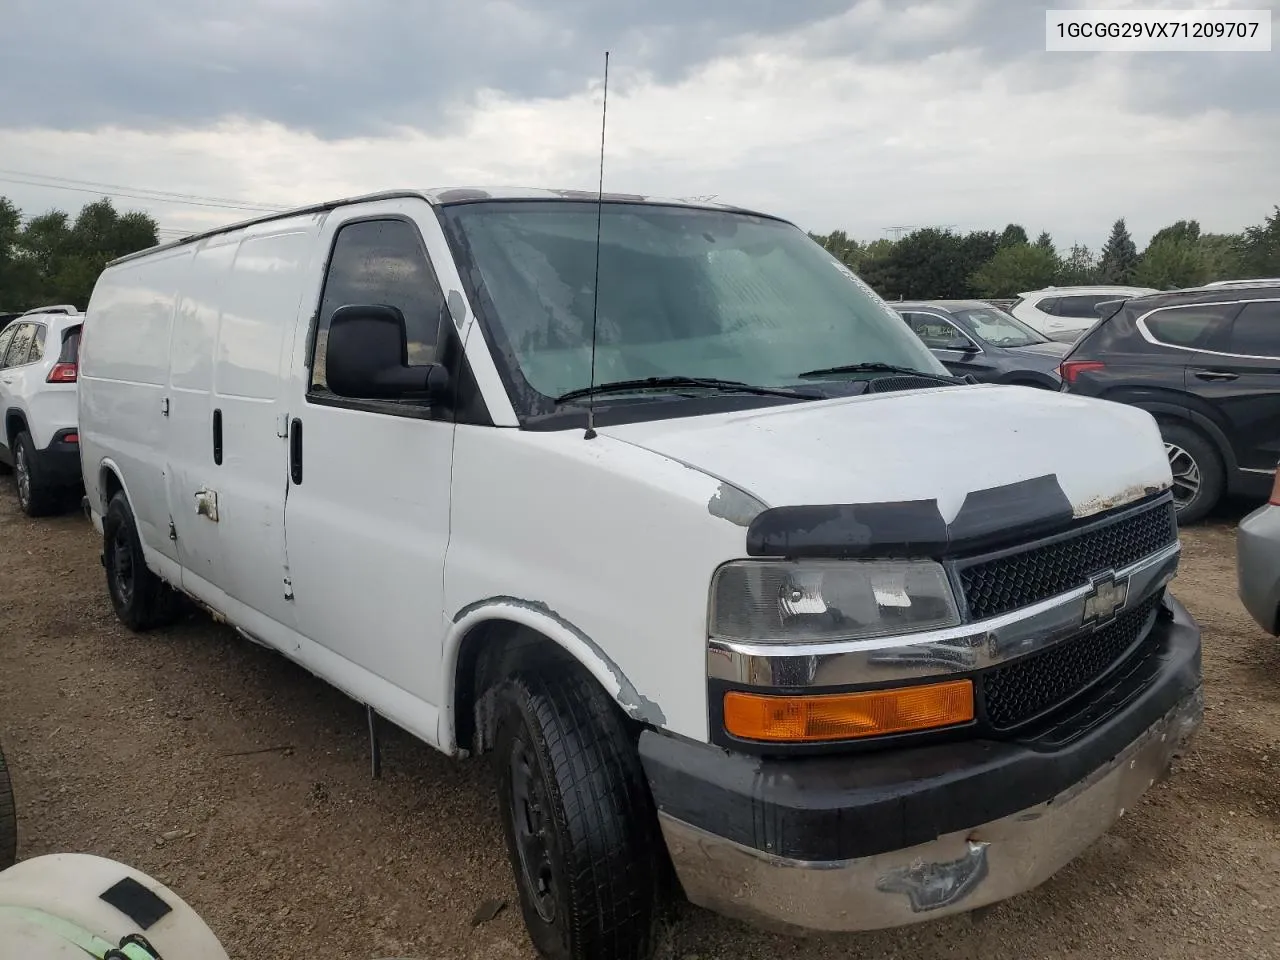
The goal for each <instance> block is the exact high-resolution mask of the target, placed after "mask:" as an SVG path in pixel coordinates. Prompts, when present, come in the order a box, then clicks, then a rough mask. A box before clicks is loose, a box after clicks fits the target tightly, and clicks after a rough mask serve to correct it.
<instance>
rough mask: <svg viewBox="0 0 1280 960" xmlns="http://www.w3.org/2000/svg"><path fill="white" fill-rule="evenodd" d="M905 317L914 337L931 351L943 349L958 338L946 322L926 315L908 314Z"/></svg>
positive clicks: (954, 329) (953, 329) (954, 330)
mask: <svg viewBox="0 0 1280 960" xmlns="http://www.w3.org/2000/svg"><path fill="white" fill-rule="evenodd" d="M907 317H908V318H909V319H908V321H907V322H908V323H909V324H910V325H911V329H912V330H914V331H915V333H916V336H918V337H919V338H920V339H921V340H923V341H924V345H925V346H926V347H929V348H931V349H933V350H941V349H944V348H945V347H946V346H947V344H949V343H950V342H951V341H952V340H955V339H956V338H957V337H959V336H960V334H959V333H958V332H957V331H956V328H955V327H953V326H951V324H949V323H947V321H945V320H942V319H940V318H938V317H935V316H931V315H929V314H927V313H909V314H907Z"/></svg>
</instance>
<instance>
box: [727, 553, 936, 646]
mask: <svg viewBox="0 0 1280 960" xmlns="http://www.w3.org/2000/svg"><path fill="white" fill-rule="evenodd" d="M959 622H960V614H959V611H958V610H957V609H956V600H955V595H954V594H953V593H952V591H951V584H950V583H949V582H948V581H947V575H946V573H944V572H943V570H942V567H941V566H939V565H938V564H936V563H933V562H931V561H918V560H868V561H861V560H813V561H802V562H792V561H780V560H765V561H756V560H736V561H734V562H732V563H727V564H725V565H724V566H722V567H721V568H720V569H719V570H717V571H716V574H715V577H714V579H713V580H712V584H711V611H710V623H709V626H710V631H711V635H712V636H713V637H716V638H717V639H721V640H740V641H746V642H761V643H763V642H769V641H780V642H783V643H808V642H813V641H822V640H837V639H858V638H864V637H881V636H885V635H888V634H896V633H914V632H918V631H921V630H935V629H939V628H943V627H953V626H956V625H957V624H958V623H959Z"/></svg>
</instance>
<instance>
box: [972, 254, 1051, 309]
mask: <svg viewBox="0 0 1280 960" xmlns="http://www.w3.org/2000/svg"><path fill="white" fill-rule="evenodd" d="M1057 273H1058V258H1057V257H1056V256H1055V255H1054V254H1053V253H1052V251H1049V250H1045V249H1044V248H1042V247H1039V246H1032V245H1031V244H1027V243H1022V244H1018V245H1017V246H1013V247H1004V248H1002V249H1001V250H999V251H997V253H996V255H995V256H994V257H992V258H991V259H990V260H988V261H987V262H986V263H985V264H984V265H983V266H981V267H980V268H979V269H978V270H977V271H976V272H975V273H974V275H973V287H974V289H976V290H977V292H978V295H979V296H982V297H1011V296H1016V295H1017V294H1019V293H1023V292H1025V291H1027V290H1038V289H1040V288H1041V287H1047V286H1049V284H1051V283H1053V280H1054V277H1055V276H1056V275H1057Z"/></svg>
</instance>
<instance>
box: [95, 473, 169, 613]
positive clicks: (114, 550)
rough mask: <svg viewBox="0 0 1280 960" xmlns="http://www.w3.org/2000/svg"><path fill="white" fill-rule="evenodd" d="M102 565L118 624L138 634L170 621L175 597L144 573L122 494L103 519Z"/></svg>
mask: <svg viewBox="0 0 1280 960" xmlns="http://www.w3.org/2000/svg"><path fill="white" fill-rule="evenodd" d="M102 562H103V566H104V567H105V568H106V573H107V592H108V593H110V594H111V605H112V607H114V608H115V611H116V616H117V617H119V618H120V622H121V623H123V624H124V625H125V626H126V627H128V628H129V629H130V630H135V631H138V632H139V633H141V632H143V631H146V630H151V629H153V628H155V627H162V626H164V625H165V624H167V623H170V622H172V621H173V619H174V617H175V616H176V615H177V611H178V595H177V594H176V593H174V592H173V590H172V589H170V587H169V585H168V584H166V583H165V582H164V581H163V580H161V579H160V578H159V577H157V576H156V575H155V574H154V573H152V572H151V571H150V570H149V569H147V561H146V557H145V556H143V553H142V541H141V540H140V539H139V537H138V525H137V523H136V522H135V520H134V518H133V510H132V509H131V508H130V507H129V500H128V498H126V497H125V495H124V491H120V492H118V493H117V494H116V495H115V496H114V497H112V498H111V502H110V503H109V504H108V505H107V515H106V516H105V517H103V518H102Z"/></svg>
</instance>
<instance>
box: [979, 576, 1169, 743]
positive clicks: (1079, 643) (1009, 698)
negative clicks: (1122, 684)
mask: <svg viewBox="0 0 1280 960" xmlns="http://www.w3.org/2000/svg"><path fill="white" fill-rule="evenodd" d="M1161 596H1162V594H1161V593H1157V594H1155V595H1154V596H1151V597H1148V598H1147V599H1146V600H1144V601H1142V603H1140V604H1139V605H1138V606H1136V607H1134V608H1133V609H1132V610H1128V611H1126V612H1125V613H1122V614H1120V615H1119V616H1118V617H1116V618H1115V620H1113V621H1111V623H1109V624H1107V625H1106V626H1105V627H1102V628H1101V629H1100V630H1095V631H1092V632H1090V633H1082V634H1081V635H1079V636H1077V637H1073V638H1071V639H1069V640H1064V641H1062V642H1061V643H1058V644H1056V645H1054V646H1053V647H1050V648H1049V649H1048V650H1045V651H1043V652H1041V653H1035V654H1031V655H1030V656H1027V657H1023V658H1022V659H1020V660H1014V661H1013V662H1011V663H1007V664H1004V665H1003V666H999V667H992V668H991V669H990V670H988V671H987V672H986V673H984V674H982V677H981V681H980V682H981V686H982V698H983V703H984V710H985V713H986V718H987V722H988V723H989V724H990V725H991V727H993V728H994V729H996V730H1010V729H1013V728H1014V727H1018V726H1021V725H1022V724H1024V723H1027V722H1028V721H1030V720H1034V719H1035V718H1037V717H1039V716H1041V715H1042V714H1044V713H1045V712H1047V711H1049V710H1051V709H1053V708H1054V707H1056V706H1058V705H1059V704H1062V703H1064V702H1066V701H1067V700H1070V699H1071V698H1072V697H1074V696H1075V695H1076V694H1078V693H1080V692H1081V691H1082V690H1084V689H1085V688H1086V687H1088V686H1090V685H1091V684H1093V683H1094V682H1095V681H1097V680H1098V679H1100V678H1101V677H1102V676H1104V675H1105V674H1106V673H1107V672H1108V671H1110V670H1111V668H1112V667H1115V666H1117V665H1118V664H1119V663H1120V662H1121V661H1122V660H1123V659H1124V658H1125V655H1126V653H1127V652H1129V650H1130V648H1132V647H1133V646H1134V644H1136V643H1137V642H1138V641H1139V640H1140V639H1142V638H1143V637H1144V635H1145V634H1144V628H1145V627H1146V626H1147V619H1148V617H1149V616H1150V615H1151V612H1152V611H1153V610H1154V609H1155V607H1156V605H1157V604H1158V603H1159V602H1160V599H1161Z"/></svg>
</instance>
